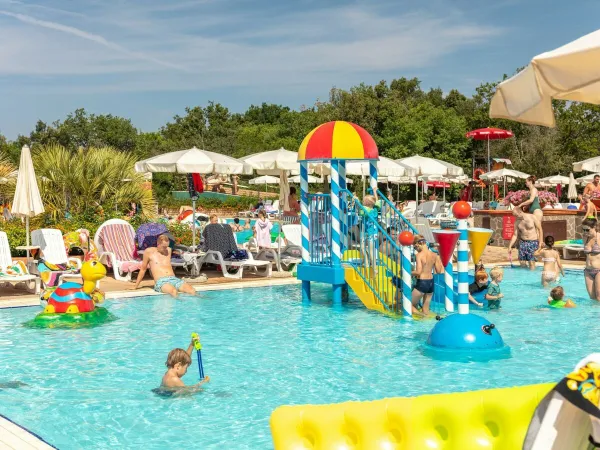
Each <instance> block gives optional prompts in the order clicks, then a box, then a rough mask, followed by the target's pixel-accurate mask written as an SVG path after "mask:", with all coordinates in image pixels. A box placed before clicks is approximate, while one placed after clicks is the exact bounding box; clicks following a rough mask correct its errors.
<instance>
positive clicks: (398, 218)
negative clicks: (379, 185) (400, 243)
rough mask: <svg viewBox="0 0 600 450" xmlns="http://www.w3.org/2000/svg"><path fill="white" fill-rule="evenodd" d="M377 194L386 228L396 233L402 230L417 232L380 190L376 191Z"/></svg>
mask: <svg viewBox="0 0 600 450" xmlns="http://www.w3.org/2000/svg"><path fill="white" fill-rule="evenodd" d="M377 195H378V197H379V199H380V200H381V218H382V220H385V221H386V225H387V227H388V228H391V229H393V230H394V231H395V232H396V233H397V234H400V233H401V232H402V231H406V230H408V231H410V232H411V233H413V234H419V232H418V231H417V229H416V228H415V227H414V226H413V224H412V223H410V222H409V221H408V219H407V218H406V217H404V215H402V213H401V212H400V211H399V210H398V209H397V208H396V206H395V205H394V203H392V202H391V201H390V200H389V199H388V198H387V197H386V196H385V195H384V194H383V193H382V192H381V191H379V190H378V191H377Z"/></svg>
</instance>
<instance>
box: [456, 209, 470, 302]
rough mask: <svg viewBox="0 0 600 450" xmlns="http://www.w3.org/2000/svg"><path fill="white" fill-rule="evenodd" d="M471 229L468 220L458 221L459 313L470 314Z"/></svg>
mask: <svg viewBox="0 0 600 450" xmlns="http://www.w3.org/2000/svg"><path fill="white" fill-rule="evenodd" d="M468 227H469V225H468V223H467V220H466V219H460V220H458V226H457V227H456V229H457V230H458V231H459V232H460V237H459V238H458V313H459V314H469V234H468V232H467V228H468Z"/></svg>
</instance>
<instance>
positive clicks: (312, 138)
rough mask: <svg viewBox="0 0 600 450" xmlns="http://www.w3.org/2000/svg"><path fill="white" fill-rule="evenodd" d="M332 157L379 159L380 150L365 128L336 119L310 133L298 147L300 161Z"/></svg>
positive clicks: (321, 159)
mask: <svg viewBox="0 0 600 450" xmlns="http://www.w3.org/2000/svg"><path fill="white" fill-rule="evenodd" d="M330 159H379V152H378V151H377V144H375V141H374V140H373V138H372V137H371V135H370V134H369V133H367V131H366V130H365V129H364V128H362V127H359V126H358V125H356V124H355V123H351V122H344V121H342V120H336V121H334V122H327V123H324V124H322V125H319V126H318V127H317V128H315V129H314V130H312V131H311V132H310V133H308V134H307V135H306V137H305V138H304V140H303V141H302V144H300V148H299V149H298V161H323V160H330Z"/></svg>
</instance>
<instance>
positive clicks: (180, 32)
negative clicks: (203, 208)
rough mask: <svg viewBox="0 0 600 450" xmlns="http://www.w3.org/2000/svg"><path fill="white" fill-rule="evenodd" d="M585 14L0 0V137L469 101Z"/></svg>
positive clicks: (565, 37)
mask: <svg viewBox="0 0 600 450" xmlns="http://www.w3.org/2000/svg"><path fill="white" fill-rule="evenodd" d="M599 16H600V2H599V1H598V0H571V1H568V2H565V1H564V0H522V1H516V0H494V1H490V0H487V1H486V0H364V1H363V0H359V1H339V0H294V1H286V0H280V1H266V0H37V3H35V2H33V1H28V0H0V133H2V134H4V135H5V136H7V137H8V138H9V139H14V138H16V136H17V135H18V134H29V132H30V131H31V130H32V129H33V127H34V125H35V123H36V121H37V120H38V119H41V120H43V121H46V122H53V121H55V120H57V119H61V120H62V119H64V118H65V117H66V115H67V114H68V113H69V112H72V111H74V110H75V109H77V108H85V109H86V110H87V111H88V112H91V113H95V114H109V113H110V114H113V115H118V116H123V117H127V118H131V119H132V121H133V124H134V125H135V126H136V127H137V128H139V129H140V130H143V131H154V130H157V129H158V128H160V126H161V125H163V124H165V123H166V122H168V121H169V120H170V119H171V118H172V117H173V116H174V115H176V114H180V115H181V114H184V108H185V107H186V106H196V105H205V104H206V103H207V102H208V101H215V102H219V103H221V104H223V105H225V106H227V107H228V108H229V109H230V110H231V111H234V112H243V111H245V110H246V109H247V108H248V106H250V105H252V104H261V103H262V102H267V103H278V104H284V105H287V106H290V107H291V108H293V109H298V108H300V107H301V106H302V105H312V104H313V103H314V102H315V101H316V100H317V99H320V100H325V99H327V98H328V93H329V90H330V89H331V88H332V87H334V86H335V87H338V88H342V89H347V88H349V87H351V86H353V85H356V84H359V83H361V82H365V83H368V84H373V83H377V82H379V81H380V80H382V79H385V80H391V79H393V78H400V77H418V78H419V79H420V80H422V86H423V87H424V88H426V89H429V88H431V87H434V88H437V87H440V88H441V89H443V90H444V91H445V92H448V91H449V90H450V89H453V88H456V89H459V90H460V91H461V92H463V93H464V94H467V95H470V94H472V93H473V92H474V89H475V87H476V86H478V85H479V84H480V83H482V82H488V81H494V80H499V79H501V78H502V76H503V74H512V73H513V72H514V71H515V69H516V68H518V67H521V66H524V65H526V64H527V63H528V62H529V61H530V60H531V58H532V57H533V56H535V55H537V54H539V53H542V52H544V51H547V50H551V49H554V48H556V47H559V46H561V45H563V44H566V43H567V42H569V41H572V40H574V39H576V38H578V37H580V36H583V35H585V34H587V33H590V32H592V31H595V29H596V27H597V26H598V25H597V18H598V17H599Z"/></svg>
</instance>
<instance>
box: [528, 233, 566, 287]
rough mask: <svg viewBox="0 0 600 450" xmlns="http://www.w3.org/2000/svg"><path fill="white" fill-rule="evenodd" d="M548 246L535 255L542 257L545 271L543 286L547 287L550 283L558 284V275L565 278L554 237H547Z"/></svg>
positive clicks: (543, 271) (543, 273) (543, 272)
mask: <svg viewBox="0 0 600 450" xmlns="http://www.w3.org/2000/svg"><path fill="white" fill-rule="evenodd" d="M544 243H545V244H546V247H545V248H540V249H539V250H537V251H536V252H535V253H534V255H535V256H537V257H540V256H541V257H542V262H543V263H544V270H542V286H543V287H546V286H548V284H550V283H558V281H559V278H558V274H559V272H560V274H561V275H562V276H563V277H564V276H565V272H564V270H563V268H562V265H561V263H560V254H559V253H558V252H557V251H556V250H555V249H554V238H553V237H552V236H546V239H544Z"/></svg>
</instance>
